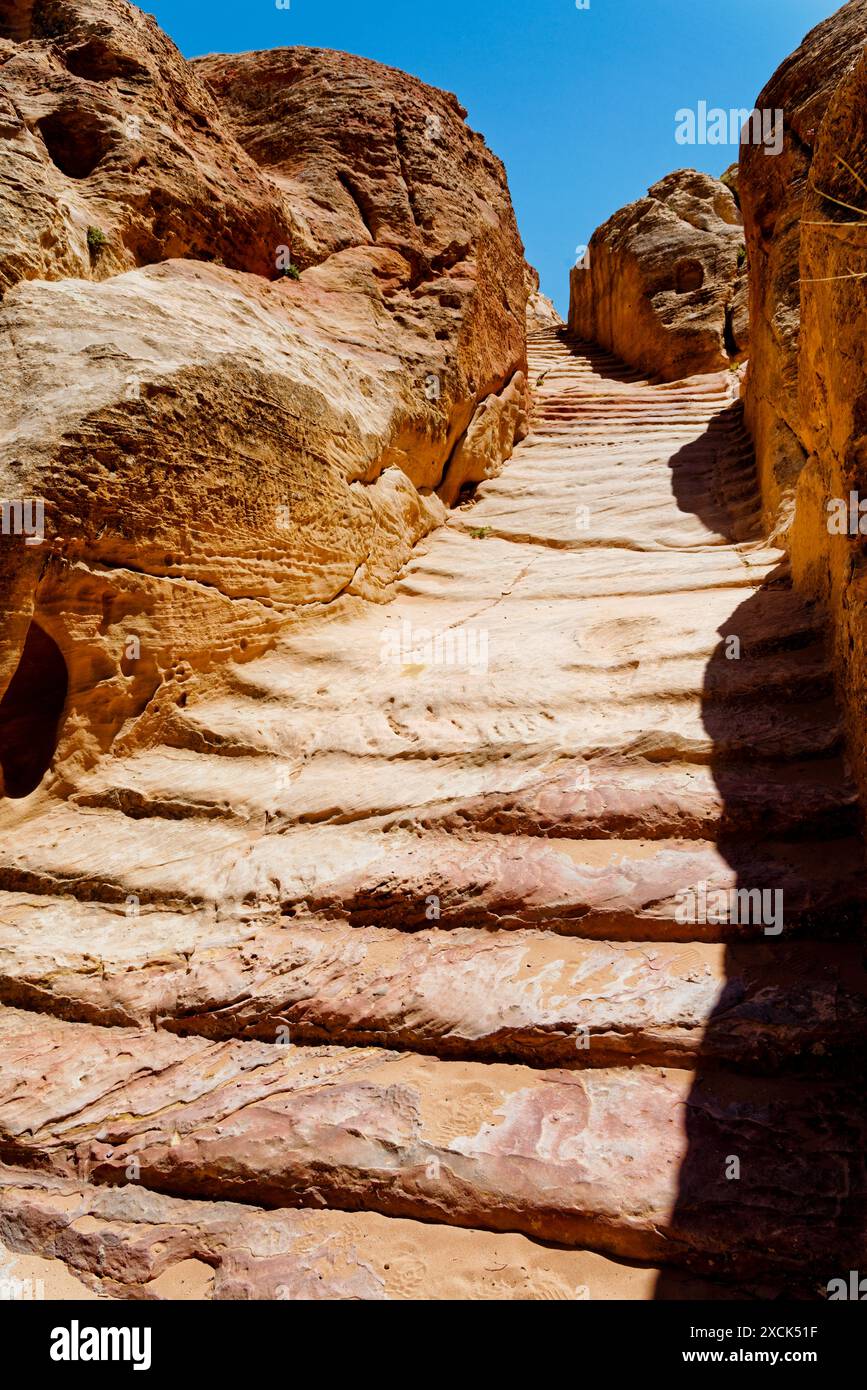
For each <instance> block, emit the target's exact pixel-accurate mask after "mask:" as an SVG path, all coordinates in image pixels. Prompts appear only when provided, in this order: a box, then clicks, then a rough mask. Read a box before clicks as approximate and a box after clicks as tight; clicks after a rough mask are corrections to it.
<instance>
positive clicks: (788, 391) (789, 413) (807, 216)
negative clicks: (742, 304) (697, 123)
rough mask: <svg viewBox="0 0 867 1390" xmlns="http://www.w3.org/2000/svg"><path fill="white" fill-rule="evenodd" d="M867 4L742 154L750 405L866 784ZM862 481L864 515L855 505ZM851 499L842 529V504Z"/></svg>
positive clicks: (772, 492) (774, 99) (809, 53)
mask: <svg viewBox="0 0 867 1390" xmlns="http://www.w3.org/2000/svg"><path fill="white" fill-rule="evenodd" d="M865 45H867V4H865V3H864V0H851V3H849V4H847V5H844V6H843V7H842V9H840V10H838V12H837V13H836V14H835V15H833V16H832V17H831V18H830V19H828V20H826V21H825V22H824V23H823V24H820V25H819V26H818V27H817V28H816V29H814V30H813V31H812V32H811V33H810V34H808V35H807V37H806V38H805V39H804V41H803V43H802V44H801V46H800V48H798V49H797V51H796V52H795V53H793V54H792V55H791V57H790V58H788V59H787V60H786V62H785V63H783V64H782V66H781V67H780V69H779V70H778V71H777V73H775V75H774V77H773V78H772V79H771V81H770V82H769V84H768V86H767V87H766V88H765V90H764V91H763V92H762V94H761V96H760V97H759V99H758V105H759V106H764V105H768V106H776V107H782V108H784V109H785V113H786V123H785V138H784V145H783V153H782V155H781V156H780V157H779V158H778V159H763V158H761V157H760V156H759V154H758V153H757V152H756V151H755V150H752V149H745V150H744V151H743V153H742V156H741V161H740V164H741V167H740V177H739V186H740V190H741V197H742V201H743V205H744V217H745V223H746V235H747V240H748V245H749V248H750V266H751V272H752V278H751V300H752V318H753V325H754V335H753V341H754V351H753V355H752V358H751V362H750V368H749V374H748V378H747V389H746V398H745V403H746V409H747V418H748V421H749V425H750V429H751V431H752V434H753V436H754V438H755V441H756V455H757V461H758V466H759V477H760V482H761V487H762V500H763V505H764V510H765V517H766V525H767V526H768V527H769V528H771V527H776V528H777V530H778V532H779V534H780V535H781V536H784V537H785V542H786V544H787V546H788V548H789V550H790V553H791V556H792V566H793V572H794V575H795V579H796V582H797V583H798V585H799V586H800V587H801V588H802V589H803V591H804V592H805V593H807V594H809V595H810V596H812V597H818V598H819V599H821V601H822V602H823V603H825V604H826V605H827V606H828V608H829V610H830V614H831V618H832V622H833V626H834V631H835V664H836V669H837V673H838V682H839V687H840V689H841V691H842V695H843V703H844V709H845V712H846V717H847V725H848V730H849V737H850V744H851V746H852V748H853V751H854V755H855V765H856V770H857V774H858V778H859V782H860V785H861V788H862V792H863V791H864V790H867V742H865V732H864V718H863V705H864V694H863V692H864V690H865V686H867V613H865V592H864V577H863V555H862V553H861V552H862V545H863V542H862V539H861V533H860V532H859V526H860V517H859V515H858V503H859V500H860V499H861V498H862V497H864V496H867V389H865V381H867V356H865V353H867V347H865V342H867V335H865V321H867V288H865V287H867V278H865V277H867V163H865V155H864V152H865V148H867V55H865ZM853 492H854V494H855V506H854V526H853V524H852V521H851V519H850V516H849V511H850V505H849V504H850V501H851V494H852V493H853ZM834 499H836V500H837V504H838V506H844V505H845V509H846V512H847V516H846V520H845V522H844V524H843V528H842V533H841V531H840V529H839V528H837V527H836V525H835V524H832V523H831V519H830V515H829V510H828V507H829V503H830V502H832V501H834Z"/></svg>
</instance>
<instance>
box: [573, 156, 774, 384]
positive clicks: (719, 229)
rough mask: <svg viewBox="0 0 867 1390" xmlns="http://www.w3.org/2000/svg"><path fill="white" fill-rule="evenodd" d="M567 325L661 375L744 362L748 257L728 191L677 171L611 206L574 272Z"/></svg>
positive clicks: (711, 180)
mask: <svg viewBox="0 0 867 1390" xmlns="http://www.w3.org/2000/svg"><path fill="white" fill-rule="evenodd" d="M569 327H570V329H571V331H572V332H573V333H574V334H575V335H576V336H577V337H579V338H581V339H582V340H584V341H586V342H596V343H599V344H601V345H602V346H603V347H606V348H608V349H609V350H610V351H611V352H614V353H616V354H617V355H618V356H619V357H621V358H622V359H623V360H624V361H626V362H629V363H630V364H631V365H632V366H635V367H638V368H640V369H641V370H642V371H647V372H653V373H655V374H658V375H659V376H660V377H662V378H663V380H665V381H676V380H678V379H679V378H681V377H684V376H689V375H690V374H692V373H694V372H712V371H719V370H720V369H721V368H724V367H726V366H728V365H730V364H731V363H732V362H738V361H740V360H742V358H743V356H744V355H745V353H746V351H747V349H748V346H749V333H748V318H747V314H746V264H745V257H744V252H743V232H742V229H741V215H740V211H739V209H738V205H737V201H736V199H735V196H734V194H733V192H732V190H731V189H730V188H729V187H728V186H726V185H725V184H723V183H722V182H721V181H720V180H719V179H714V178H710V177H709V176H708V175H707V174H699V173H696V171H695V170H694V169H679V170H678V171H677V172H675V173H673V174H669V175H667V177H666V178H664V179H661V180H660V181H659V183H656V184H654V185H653V187H652V188H651V189H650V190H649V191H648V194H647V196H646V197H645V198H639V199H638V201H637V202H635V203H630V204H629V206H628V207H625V208H621V209H620V211H619V212H616V213H615V214H614V216H613V217H611V218H609V220H608V221H607V222H606V223H604V225H603V226H602V227H599V228H598V229H597V231H596V232H594V234H593V236H592V238H591V240H590V245H589V248H588V251H587V255H586V257H585V258H584V259H583V260H582V262H581V263H579V264H578V265H577V266H575V267H574V268H573V270H572V274H571V298H570V305H569Z"/></svg>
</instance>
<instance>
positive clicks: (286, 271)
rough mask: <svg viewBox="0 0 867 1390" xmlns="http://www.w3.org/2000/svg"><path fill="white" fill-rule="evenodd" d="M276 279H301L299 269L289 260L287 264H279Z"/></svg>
mask: <svg viewBox="0 0 867 1390" xmlns="http://www.w3.org/2000/svg"><path fill="white" fill-rule="evenodd" d="M277 279H278V280H300V279H301V271H300V270H299V269H298V267H297V265H292V263H291V261H290V263H289V265H284V266H281V267H280V269H279V270H278V271H277Z"/></svg>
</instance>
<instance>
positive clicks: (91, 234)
mask: <svg viewBox="0 0 867 1390" xmlns="http://www.w3.org/2000/svg"><path fill="white" fill-rule="evenodd" d="M107 245H108V237H107V236H106V234H105V232H104V231H102V229H101V228H100V227H88V229H87V249H88V251H89V252H90V254H91V256H98V255H99V253H100V251H102V249H103V247H105V246H107Z"/></svg>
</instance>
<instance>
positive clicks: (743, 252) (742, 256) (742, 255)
mask: <svg viewBox="0 0 867 1390" xmlns="http://www.w3.org/2000/svg"><path fill="white" fill-rule="evenodd" d="M746 263H747V248H746V247H745V246H739V247H738V270H743V268H744V266H745V265H746Z"/></svg>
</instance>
